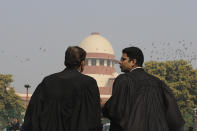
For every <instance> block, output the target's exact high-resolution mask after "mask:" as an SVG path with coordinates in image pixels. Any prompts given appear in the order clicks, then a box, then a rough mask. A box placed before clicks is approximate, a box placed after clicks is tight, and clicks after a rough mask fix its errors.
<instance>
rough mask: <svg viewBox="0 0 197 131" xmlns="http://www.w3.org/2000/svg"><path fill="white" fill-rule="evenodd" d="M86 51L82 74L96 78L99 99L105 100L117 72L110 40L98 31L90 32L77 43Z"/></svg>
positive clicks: (110, 91) (109, 94)
mask: <svg viewBox="0 0 197 131" xmlns="http://www.w3.org/2000/svg"><path fill="white" fill-rule="evenodd" d="M79 46H80V47H81V48H83V49H84V50H85V51H86V52H87V56H86V66H85V69H84V72H83V73H84V74H86V75H88V76H91V77H93V78H95V79H96V81H97V84H98V87H99V91H100V94H101V99H102V100H104V101H106V100H107V99H108V98H109V97H110V96H111V93H112V84H113V81H114V79H115V78H116V77H117V75H118V73H117V72H116V71H115V68H114V64H116V63H117V60H115V56H114V50H113V48H112V46H111V44H110V42H109V41H108V40H107V39H105V38H104V37H103V36H101V35H100V34H99V33H97V32H94V33H91V35H90V36H88V37H87V38H85V39H84V40H83V41H82V42H81V43H80V45H79Z"/></svg>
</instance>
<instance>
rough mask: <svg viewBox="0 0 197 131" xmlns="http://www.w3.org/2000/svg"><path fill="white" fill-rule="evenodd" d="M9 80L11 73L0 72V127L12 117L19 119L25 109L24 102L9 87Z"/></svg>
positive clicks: (10, 80)
mask: <svg viewBox="0 0 197 131" xmlns="http://www.w3.org/2000/svg"><path fill="white" fill-rule="evenodd" d="M11 82H13V80H12V76H11V75H3V74H0V127H2V126H5V125H6V123H7V122H8V121H11V120H12V118H13V117H17V118H18V119H19V120H20V121H21V120H22V118H23V112H24V111H25V106H24V103H23V102H22V100H21V99H20V97H19V96H17V95H16V94H15V90H14V88H13V87H10V84H11Z"/></svg>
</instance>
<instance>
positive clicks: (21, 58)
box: [0, 47, 47, 63]
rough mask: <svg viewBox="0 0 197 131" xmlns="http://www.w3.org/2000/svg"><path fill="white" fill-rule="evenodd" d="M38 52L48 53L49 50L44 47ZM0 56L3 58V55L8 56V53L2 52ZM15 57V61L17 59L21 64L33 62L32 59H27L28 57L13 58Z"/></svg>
mask: <svg viewBox="0 0 197 131" xmlns="http://www.w3.org/2000/svg"><path fill="white" fill-rule="evenodd" d="M38 51H39V53H45V52H46V51H47V49H46V48H43V47H39V48H38ZM0 54H1V55H2V56H3V55H6V54H8V53H6V51H5V50H1V51H0ZM13 57H14V58H15V59H17V60H18V62H20V63H27V62H30V61H31V59H30V58H27V57H20V56H18V55H16V56H13Z"/></svg>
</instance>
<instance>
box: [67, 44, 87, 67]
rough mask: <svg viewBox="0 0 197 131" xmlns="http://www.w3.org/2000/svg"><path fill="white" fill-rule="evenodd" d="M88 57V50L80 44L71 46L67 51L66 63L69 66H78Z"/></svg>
mask: <svg viewBox="0 0 197 131" xmlns="http://www.w3.org/2000/svg"><path fill="white" fill-rule="evenodd" d="M85 58H86V51H85V50H84V49H82V48H80V47H78V46H70V47H68V48H67V50H66V52H65V61H64V65H65V66H66V67H67V68H78V67H79V66H80V65H81V62H82V61H83V60H85Z"/></svg>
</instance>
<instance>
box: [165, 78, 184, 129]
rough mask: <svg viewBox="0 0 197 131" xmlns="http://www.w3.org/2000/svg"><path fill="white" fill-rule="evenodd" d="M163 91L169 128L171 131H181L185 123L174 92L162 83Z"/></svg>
mask: <svg viewBox="0 0 197 131" xmlns="http://www.w3.org/2000/svg"><path fill="white" fill-rule="evenodd" d="M162 89H163V91H164V101H165V104H166V119H167V123H168V126H169V129H170V131H176V130H177V131H178V130H179V129H181V128H182V127H183V126H184V124H185V121H184V119H183V118H182V116H181V112H180V110H179V107H178V105H177V102H176V99H175V97H174V94H173V93H172V90H171V89H170V88H169V87H168V86H167V85H166V84H165V83H164V82H162Z"/></svg>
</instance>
